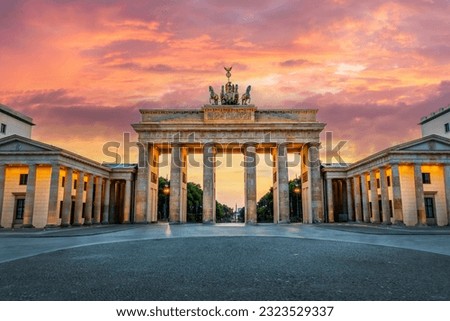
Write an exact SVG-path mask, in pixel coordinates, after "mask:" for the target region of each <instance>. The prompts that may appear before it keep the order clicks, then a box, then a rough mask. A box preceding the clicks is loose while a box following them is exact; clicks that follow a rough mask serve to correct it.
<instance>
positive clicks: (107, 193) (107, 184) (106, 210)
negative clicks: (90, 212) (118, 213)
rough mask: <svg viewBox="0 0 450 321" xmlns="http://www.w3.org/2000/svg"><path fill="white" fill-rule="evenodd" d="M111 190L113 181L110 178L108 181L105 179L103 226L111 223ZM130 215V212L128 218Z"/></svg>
mask: <svg viewBox="0 0 450 321" xmlns="http://www.w3.org/2000/svg"><path fill="white" fill-rule="evenodd" d="M110 189H111V180H110V179H109V178H107V179H105V195H104V198H103V215H102V216H103V218H102V224H108V223H109V199H110V197H111V195H110ZM128 207H130V204H128ZM129 215H130V212H128V216H129ZM128 219H129V218H128Z"/></svg>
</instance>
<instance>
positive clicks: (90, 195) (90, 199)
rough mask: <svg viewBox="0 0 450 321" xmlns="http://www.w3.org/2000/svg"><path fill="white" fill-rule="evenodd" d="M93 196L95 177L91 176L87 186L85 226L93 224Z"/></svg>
mask: <svg viewBox="0 0 450 321" xmlns="http://www.w3.org/2000/svg"><path fill="white" fill-rule="evenodd" d="M93 196H94V175H92V174H89V175H88V180H87V185H86V206H85V209H84V225H91V224H92V203H93Z"/></svg>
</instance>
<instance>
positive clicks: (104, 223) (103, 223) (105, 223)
mask: <svg viewBox="0 0 450 321" xmlns="http://www.w3.org/2000/svg"><path fill="white" fill-rule="evenodd" d="M101 224H102V225H107V224H109V222H102V223H101Z"/></svg>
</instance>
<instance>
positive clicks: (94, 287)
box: [0, 236, 450, 301]
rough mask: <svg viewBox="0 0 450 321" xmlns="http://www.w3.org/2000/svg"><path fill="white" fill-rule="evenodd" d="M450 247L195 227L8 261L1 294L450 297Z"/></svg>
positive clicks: (0, 270)
mask: <svg viewBox="0 0 450 321" xmlns="http://www.w3.org/2000/svg"><path fill="white" fill-rule="evenodd" d="M448 271H450V256H446V255H440V254H434V253H428V252H422V251H416V250H410V249H402V248H393V247H386V246H377V245H368V244H358V243H349V242H335V241H326V240H312V239H301V238H285V237H260V236H247V237H190V238H171V239H154V240H140V241H125V242H118V243H110V244H96V245H89V246H83V247H77V248H69V249H63V250H58V251H54V252H50V253H43V254H40V255H36V256H32V257H28V258H22V259H17V260H14V261H10V262H5V263H1V264H0V300H3V301H5V300H122V301H125V300H199V301H202V300H270V301H273V300H450V278H449V277H448Z"/></svg>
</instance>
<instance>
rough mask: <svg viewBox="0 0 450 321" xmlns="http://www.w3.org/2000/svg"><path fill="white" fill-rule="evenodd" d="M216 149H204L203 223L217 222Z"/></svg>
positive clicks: (210, 147) (206, 147)
mask: <svg viewBox="0 0 450 321" xmlns="http://www.w3.org/2000/svg"><path fill="white" fill-rule="evenodd" d="M215 157H216V149H215V147H214V145H213V144H205V146H204V147H203V223H215V222H216V173H215V172H216V159H215Z"/></svg>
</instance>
